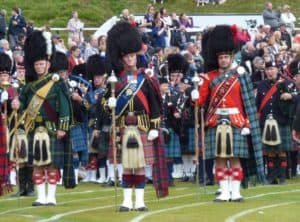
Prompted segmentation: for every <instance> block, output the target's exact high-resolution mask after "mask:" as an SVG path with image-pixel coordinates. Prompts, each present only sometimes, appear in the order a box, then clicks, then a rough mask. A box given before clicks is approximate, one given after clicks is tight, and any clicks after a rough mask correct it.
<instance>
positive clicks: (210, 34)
mask: <svg viewBox="0 0 300 222" xmlns="http://www.w3.org/2000/svg"><path fill="white" fill-rule="evenodd" d="M235 34H236V27H235V26H232V27H230V26H228V25H218V26H216V27H214V28H212V29H210V30H208V31H207V32H206V33H205V34H204V36H203V41H202V48H203V57H204V61H205V69H206V71H207V73H206V74H204V75H201V76H200V77H201V79H202V84H201V85H200V87H199V91H200V92H199V91H197V90H193V91H192V99H193V100H194V101H196V100H197V101H198V104H197V105H200V106H203V105H207V109H206V116H205V123H204V124H205V158H206V159H212V158H215V178H216V180H217V181H218V182H219V185H220V188H221V194H220V195H219V196H217V198H216V199H215V202H224V201H229V200H231V201H235V202H240V201H242V200H243V197H242V196H241V194H240V184H241V181H242V179H243V169H242V167H241V163H240V158H245V159H248V158H250V154H249V149H250V148H252V149H253V150H254V156H255V159H256V167H257V169H256V171H257V174H258V176H259V178H260V179H262V180H263V179H264V172H263V158H262V148H261V139H260V138H261V137H260V129H259V125H258V120H257V116H256V108H255V100H254V94H253V88H252V84H251V81H250V78H249V76H248V74H247V73H246V72H245V69H244V68H242V67H239V68H238V69H232V68H231V64H232V61H233V55H234V54H233V53H234V51H235V50H236V49H237V48H236V41H235V39H236V36H235ZM199 93H200V96H199ZM250 131H251V134H250ZM248 139H249V140H252V147H250V146H249V144H248Z"/></svg>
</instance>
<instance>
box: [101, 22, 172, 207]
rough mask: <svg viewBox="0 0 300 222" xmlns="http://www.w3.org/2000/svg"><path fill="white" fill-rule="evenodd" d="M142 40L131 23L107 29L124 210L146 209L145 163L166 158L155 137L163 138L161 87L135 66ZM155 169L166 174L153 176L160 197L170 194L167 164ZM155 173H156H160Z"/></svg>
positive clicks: (112, 100)
mask: <svg viewBox="0 0 300 222" xmlns="http://www.w3.org/2000/svg"><path fill="white" fill-rule="evenodd" d="M141 43H142V41H141V35H140V33H139V32H138V30H137V29H136V28H134V27H132V26H131V25H130V24H129V23H126V22H120V23H117V24H116V25H115V26H113V27H112V29H111V30H110V31H109V32H108V36H107V52H106V56H107V62H108V65H110V66H111V67H110V68H111V69H113V70H114V71H115V73H116V74H117V76H118V82H117V84H116V98H114V97H110V98H109V99H108V101H106V102H107V105H108V107H110V108H115V110H116V126H117V129H118V131H119V132H118V134H119V139H117V140H118V141H119V142H118V145H117V147H118V152H119V154H121V157H120V155H118V156H119V158H118V159H119V160H121V162H122V164H123V178H122V187H123V203H122V205H121V207H120V211H121V212H124V211H129V210H131V209H133V208H134V209H135V210H138V211H146V210H147V207H146V206H145V203H144V187H145V170H144V167H145V166H146V164H147V165H153V164H157V163H156V160H157V159H156V158H161V157H162V158H163V157H164V150H163V149H162V144H159V146H156V147H155V149H154V146H153V144H154V143H156V141H155V140H158V139H159V138H160V137H159V127H160V107H161V101H160V95H159V92H158V86H157V84H156V82H154V81H153V80H152V79H151V78H149V76H147V75H146V74H145V72H144V70H143V69H138V68H137V65H136V64H137V59H136V53H137V52H138V51H139V50H140V49H141ZM108 81H109V80H108ZM108 92H110V90H109V91H108ZM108 96H109V95H108ZM104 103H105V101H104ZM104 105H105V104H104ZM156 144H158V143H156ZM111 151H112V148H111V149H110V153H111ZM156 151H159V152H161V151H163V152H161V153H159V155H160V157H157V156H155V152H156ZM110 156H111V155H110ZM157 162H160V161H157ZM157 166H158V165H157ZM153 170H154V171H155V170H159V171H161V172H162V173H161V172H159V173H160V174H159V175H163V176H164V178H160V179H159V180H157V179H158V178H156V177H155V176H154V177H153V182H154V186H155V188H156V191H157V194H158V195H160V196H165V195H167V193H168V189H167V186H168V185H167V172H166V166H163V167H158V168H157V169H156V167H153ZM155 172H158V171H155ZM155 172H153V175H157V173H156V174H155ZM158 186H159V187H158ZM133 187H135V197H136V201H135V206H134V207H133V203H132V190H133ZM158 189H160V190H158Z"/></svg>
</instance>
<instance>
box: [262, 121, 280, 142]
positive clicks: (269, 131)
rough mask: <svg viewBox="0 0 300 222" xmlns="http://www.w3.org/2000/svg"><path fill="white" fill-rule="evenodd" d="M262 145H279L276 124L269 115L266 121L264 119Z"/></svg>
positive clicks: (278, 133)
mask: <svg viewBox="0 0 300 222" xmlns="http://www.w3.org/2000/svg"><path fill="white" fill-rule="evenodd" d="M262 143H263V144H266V145H269V146H277V145H279V144H280V143H281V137H280V132H279V126H278V122H277V120H276V119H274V118H273V116H272V115H269V116H268V119H266V122H265V126H264V129H263V134H262Z"/></svg>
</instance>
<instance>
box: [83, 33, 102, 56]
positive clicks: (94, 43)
mask: <svg viewBox="0 0 300 222" xmlns="http://www.w3.org/2000/svg"><path fill="white" fill-rule="evenodd" d="M98 53H99V49H98V39H97V38H96V37H95V36H93V35H92V36H91V37H90V42H89V44H88V45H87V47H86V48H85V50H84V55H83V59H84V61H85V62H86V61H87V60H88V58H89V57H90V56H92V55H95V54H98Z"/></svg>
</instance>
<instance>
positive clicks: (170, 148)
mask: <svg viewBox="0 0 300 222" xmlns="http://www.w3.org/2000/svg"><path fill="white" fill-rule="evenodd" d="M168 130H169V134H170V141H169V143H166V144H165V151H166V157H167V158H176V157H181V148H180V142H179V136H178V135H177V134H176V133H175V132H174V130H173V129H172V128H169V129H168Z"/></svg>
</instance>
